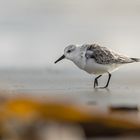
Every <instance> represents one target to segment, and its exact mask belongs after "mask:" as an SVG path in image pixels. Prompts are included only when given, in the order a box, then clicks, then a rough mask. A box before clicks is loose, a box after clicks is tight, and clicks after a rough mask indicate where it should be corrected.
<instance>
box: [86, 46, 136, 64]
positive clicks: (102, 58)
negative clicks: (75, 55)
mask: <svg viewBox="0 0 140 140" xmlns="http://www.w3.org/2000/svg"><path fill="white" fill-rule="evenodd" d="M85 56H86V58H87V59H94V60H95V61H96V62H97V63H99V64H113V63H117V64H123V63H132V62H134V60H132V59H131V58H129V57H127V56H124V55H121V54H118V53H116V52H114V51H112V50H109V49H108V48H106V47H101V46H99V45H98V44H91V45H88V44H87V50H86V54H85Z"/></svg>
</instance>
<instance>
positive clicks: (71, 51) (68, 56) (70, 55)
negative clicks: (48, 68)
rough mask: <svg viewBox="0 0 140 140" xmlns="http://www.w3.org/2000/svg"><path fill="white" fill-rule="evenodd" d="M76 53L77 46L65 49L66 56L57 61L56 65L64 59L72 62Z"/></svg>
mask: <svg viewBox="0 0 140 140" xmlns="http://www.w3.org/2000/svg"><path fill="white" fill-rule="evenodd" d="M75 52H76V45H69V46H67V47H66V48H65V49H64V54H63V55H62V56H61V57H60V58H59V59H57V60H56V61H55V62H54V63H57V62H59V61H60V60H62V59H64V58H66V59H69V60H72V59H73V58H74V54H75Z"/></svg>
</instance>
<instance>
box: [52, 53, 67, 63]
mask: <svg viewBox="0 0 140 140" xmlns="http://www.w3.org/2000/svg"><path fill="white" fill-rule="evenodd" d="M64 58H65V55H62V56H61V57H60V58H59V59H57V60H56V61H55V62H54V63H55V64H56V63H57V62H59V61H60V60H62V59H64Z"/></svg>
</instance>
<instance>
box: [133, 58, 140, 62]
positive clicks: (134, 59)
mask: <svg viewBox="0 0 140 140" xmlns="http://www.w3.org/2000/svg"><path fill="white" fill-rule="evenodd" d="M131 59H132V60H133V61H134V62H140V58H131Z"/></svg>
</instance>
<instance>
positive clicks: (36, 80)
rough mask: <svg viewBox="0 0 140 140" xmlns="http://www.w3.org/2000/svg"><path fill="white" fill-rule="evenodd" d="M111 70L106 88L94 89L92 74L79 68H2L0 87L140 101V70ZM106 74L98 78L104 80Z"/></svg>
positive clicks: (90, 101)
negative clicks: (73, 69) (132, 71)
mask: <svg viewBox="0 0 140 140" xmlns="http://www.w3.org/2000/svg"><path fill="white" fill-rule="evenodd" d="M134 73H135V74H134V75H132V73H131V70H128V71H121V70H120V71H117V72H115V73H113V75H112V79H111V82H110V86H109V88H107V89H94V88H93V80H94V77H93V76H89V75H88V74H86V73H84V72H82V71H80V72H79V71H70V70H69V71H67V70H48V69H39V70H29V69H28V70H1V71H0V88H1V89H2V90H6V91H8V92H9V93H10V94H11V95H12V94H13V95H14V93H19V94H21V95H22V94H25V95H29V94H32V95H34V96H40V97H44V96H55V97H59V98H68V99H69V100H72V101H75V102H78V103H82V104H86V105H94V104H98V105H101V106H104V105H140V78H139V76H138V74H139V71H136V70H135V71H134ZM106 78H107V76H106V75H105V76H103V78H102V79H101V80H100V81H99V84H100V85H103V84H104V83H105V80H106Z"/></svg>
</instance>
